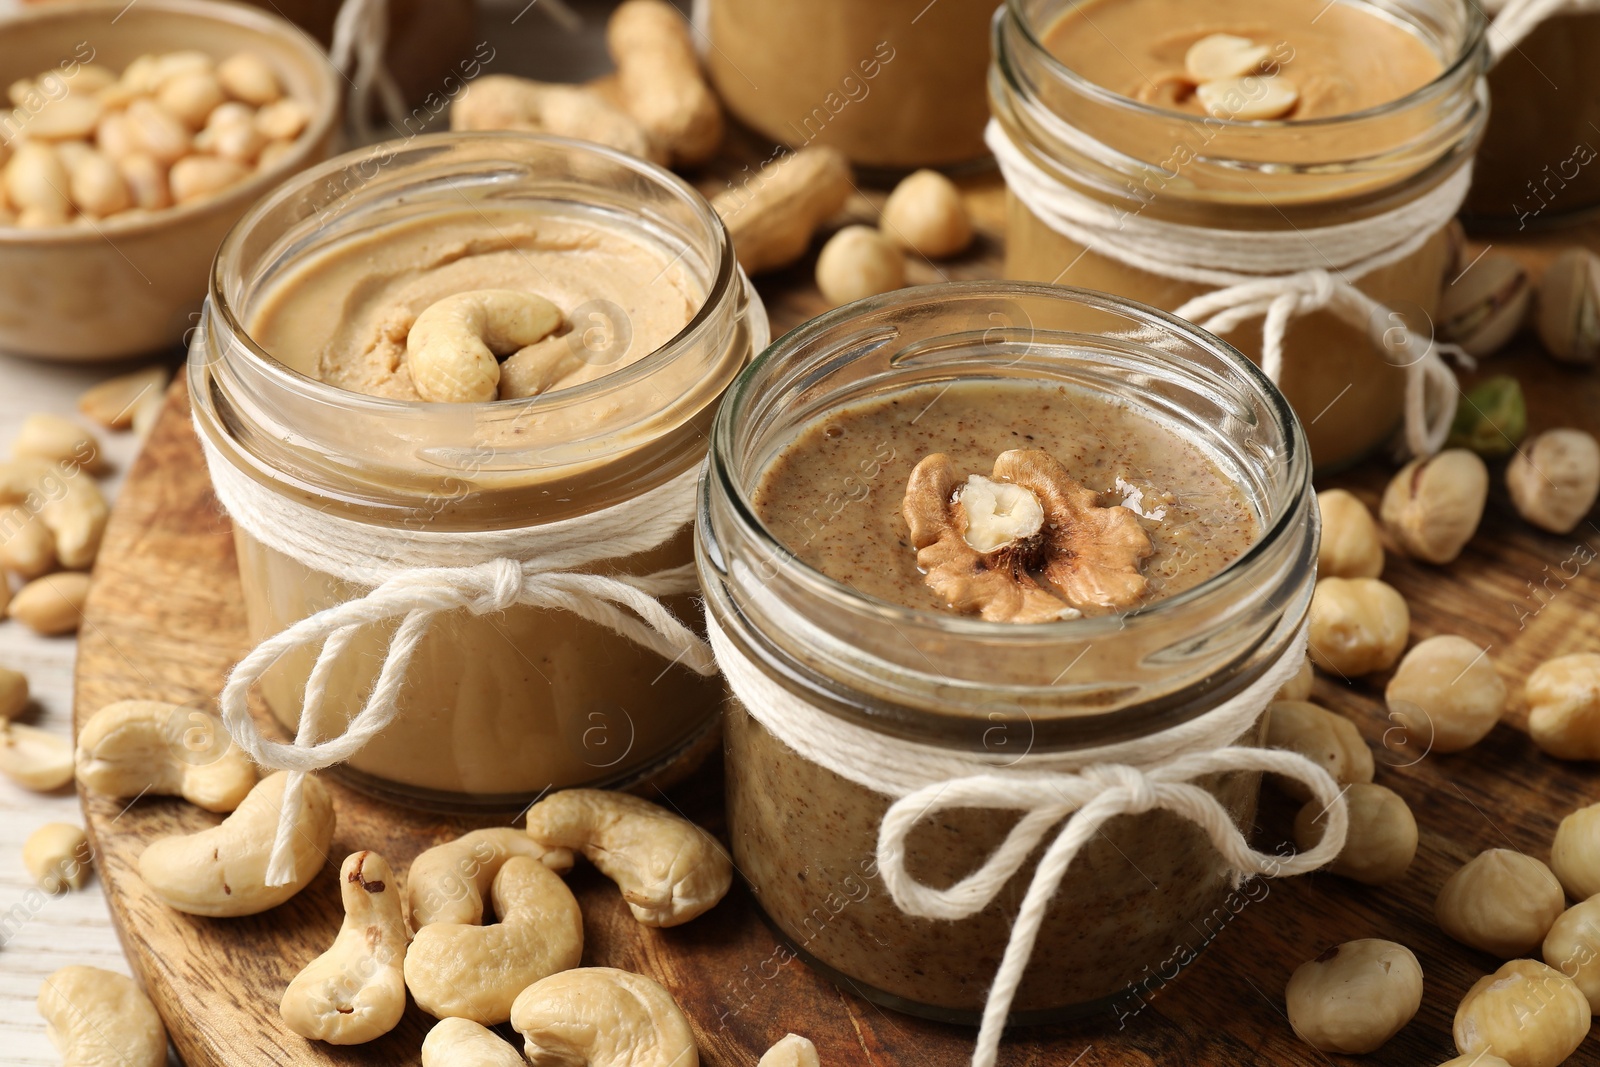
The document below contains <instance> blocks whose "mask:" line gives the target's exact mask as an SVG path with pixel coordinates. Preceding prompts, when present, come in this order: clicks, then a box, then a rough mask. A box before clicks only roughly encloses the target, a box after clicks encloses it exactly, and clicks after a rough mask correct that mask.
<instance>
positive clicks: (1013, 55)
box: [989, 0, 1487, 469]
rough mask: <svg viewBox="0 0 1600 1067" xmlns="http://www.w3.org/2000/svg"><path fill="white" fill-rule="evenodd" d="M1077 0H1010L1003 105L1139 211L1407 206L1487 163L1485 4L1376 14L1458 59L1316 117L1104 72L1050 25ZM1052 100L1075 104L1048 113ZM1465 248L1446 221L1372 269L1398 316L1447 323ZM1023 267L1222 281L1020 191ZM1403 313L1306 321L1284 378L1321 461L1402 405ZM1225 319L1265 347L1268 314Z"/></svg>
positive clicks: (1455, 2)
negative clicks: (1071, 225)
mask: <svg viewBox="0 0 1600 1067" xmlns="http://www.w3.org/2000/svg"><path fill="white" fill-rule="evenodd" d="M1073 4H1074V0H1008V2H1007V4H1006V7H1005V10H1004V13H1003V14H1002V15H1001V16H1000V18H998V19H997V21H996V23H995V62H994V66H993V67H992V69H991V72H990V78H989V93H990V106H991V109H992V110H993V112H994V116H995V119H996V120H997V122H998V123H999V125H1000V126H1001V128H1002V129H1003V130H1004V132H1005V133H1006V134H1007V135H1008V136H1009V137H1010V138H1011V140H1012V142H1013V143H1014V144H1015V145H1017V147H1018V148H1019V149H1021V150H1022V152H1023V153H1024V154H1025V155H1026V156H1027V157H1028V159H1029V160H1030V161H1031V162H1033V163H1034V164H1036V165H1037V166H1038V167H1040V168H1042V169H1043V170H1044V171H1045V172H1046V173H1047V174H1048V175H1049V177H1050V178H1051V179H1052V180H1054V181H1056V182H1058V183H1060V184H1061V185H1063V186H1065V187H1066V188H1067V189H1069V190H1071V191H1073V192H1076V193H1079V194H1081V195H1084V196H1087V197H1090V198H1092V199H1093V200H1096V201H1099V202H1101V203H1103V204H1106V205H1108V206H1110V207H1111V208H1113V209H1115V210H1116V211H1118V212H1126V213H1129V214H1130V215H1132V216H1133V217H1138V218H1143V219H1147V220H1161V221H1169V222H1172V223H1176V224H1182V225H1189V226H1197V227H1207V228H1211V229H1218V230H1227V231H1236V232H1244V233H1251V232H1257V231H1278V232H1290V231H1291V230H1292V231H1296V232H1303V231H1307V230H1312V229H1316V228H1319V227H1327V226H1332V225H1337V224H1342V223H1349V222H1353V221H1355V220H1358V219H1363V218H1370V217H1373V216H1376V215H1380V214H1383V213H1387V212H1391V211H1395V210H1398V209H1403V208H1404V207H1405V206H1406V205H1408V204H1412V203H1415V202H1417V201H1418V200H1419V199H1420V198H1422V197H1425V196H1427V195H1428V194H1429V193H1431V192H1433V191H1435V190H1436V189H1438V188H1439V187H1440V186H1441V185H1442V184H1444V183H1445V182H1448V181H1449V180H1450V179H1451V178H1452V177H1455V176H1456V175H1457V174H1458V173H1459V171H1460V170H1461V168H1463V167H1466V166H1468V165H1470V163H1471V161H1472V157H1473V152H1474V150H1475V148H1476V147H1477V144H1478V141H1479V139H1480V137H1481V133H1482V128H1483V124H1484V121H1485V116H1486V112H1487V107H1486V105H1487V100H1486V97H1485V94H1484V87H1483V77H1482V73H1483V69H1484V62H1485V56H1486V47H1485V45H1484V24H1483V17H1482V14H1481V13H1480V12H1479V11H1478V9H1477V8H1476V7H1475V6H1473V5H1471V4H1461V3H1459V0H1416V2H1414V3H1412V2H1408V3H1406V4H1404V5H1384V11H1385V12H1387V15H1385V16H1377V15H1375V16H1374V17H1390V18H1403V19H1406V20H1407V21H1408V22H1410V23H1411V24H1412V25H1413V27H1414V28H1415V30H1416V32H1417V33H1419V34H1420V35H1421V36H1422V38H1423V39H1424V40H1425V41H1426V42H1428V44H1429V45H1430V46H1431V47H1432V48H1433V49H1434V51H1435V52H1436V53H1437V54H1438V56H1439V57H1440V59H1441V61H1442V63H1443V64H1444V72H1443V73H1442V74H1441V75H1440V76H1439V77H1438V78H1437V79H1435V80H1434V81H1433V82H1432V83H1430V84H1429V85H1427V86H1424V87H1423V88H1422V89H1419V90H1417V91H1416V92H1414V93H1412V94H1411V95H1409V96H1406V97H1403V98H1401V99H1399V100H1396V101H1394V102H1392V103H1390V104H1386V105H1383V106H1381V107H1376V108H1371V109H1368V110H1366V111H1361V112H1356V113H1354V114H1351V115H1346V116H1338V117H1331V118H1321V119H1312V120H1307V121H1303V122H1242V121H1234V120H1225V119H1216V118H1210V117H1207V116H1199V115H1190V114H1186V113H1182V112H1177V111H1172V110H1167V109H1164V108H1160V107H1155V106H1151V105H1148V104H1144V103H1140V102H1138V101H1135V100H1132V99H1129V98H1128V97H1124V96H1121V95H1119V94H1117V93H1114V92H1111V91H1110V90H1107V89H1105V88H1102V87H1101V86H1099V85H1096V84H1094V83H1092V82H1090V81H1088V80H1087V79H1085V78H1083V77H1081V76H1080V75H1078V74H1077V73H1075V72H1074V71H1072V70H1071V69H1069V68H1068V67H1067V66H1065V65H1064V64H1063V63H1062V62H1061V61H1060V60H1058V59H1056V58H1055V57H1054V56H1053V55H1051V54H1050V52H1049V51H1048V50H1047V49H1046V47H1045V45H1044V43H1043V41H1042V37H1043V35H1044V33H1045V31H1046V30H1047V29H1048V28H1049V27H1050V26H1052V25H1054V24H1055V22H1056V21H1057V20H1058V19H1059V18H1061V16H1062V15H1063V13H1065V12H1067V11H1069V10H1070V9H1071V8H1072V6H1073ZM1375 6H1376V5H1375ZM1041 114H1042V115H1044V116H1047V117H1050V118H1052V119H1059V120H1060V122H1054V121H1050V122H1041V121H1040V120H1039V118H1038V116H1039V115H1041ZM1047 126H1048V127H1049V128H1047ZM1063 130H1065V131H1067V132H1065V133H1064V132H1063ZM1069 141H1070V143H1069ZM1452 255H1453V250H1452V249H1451V247H1450V241H1449V239H1448V235H1447V234H1446V232H1445V231H1444V230H1443V229H1442V228H1441V229H1440V231H1439V232H1438V233H1437V234H1435V235H1434V236H1433V237H1432V239H1430V240H1428V241H1427V242H1426V243H1425V244H1423V245H1422V246H1421V247H1420V248H1417V249H1416V250H1415V251H1414V252H1412V253H1411V254H1410V255H1407V256H1405V257H1404V258H1403V259H1401V260H1399V261H1398V262H1396V263H1394V264H1392V265H1390V266H1387V267H1381V268H1379V269H1377V270H1374V271H1372V272H1371V273H1369V274H1367V275H1365V276H1364V277H1361V278H1359V279H1356V281H1355V283H1356V285H1357V286H1358V287H1359V288H1360V289H1361V290H1362V291H1364V292H1365V293H1367V294H1368V295H1370V296H1372V297H1374V298H1375V299H1377V300H1378V301H1380V302H1381V303H1382V304H1384V305H1386V306H1387V307H1388V308H1390V309H1393V310H1394V311H1395V312H1396V313H1397V314H1398V315H1399V316H1400V318H1399V319H1397V320H1395V323H1403V324H1404V325H1406V326H1409V327H1410V328H1411V329H1412V330H1414V331H1416V332H1417V333H1420V334H1423V335H1424V336H1432V331H1431V327H1432V318H1431V316H1432V315H1433V313H1434V309H1435V307H1436V304H1437V302H1438V296H1439V291H1440V289H1441V287H1442V284H1443V282H1444V274H1445V271H1446V269H1447V267H1448V265H1449V263H1450V260H1451V257H1452ZM1311 265H1315V266H1318V267H1321V266H1323V264H1321V263H1317V264H1308V266H1311ZM1005 273H1006V276H1007V277H1010V278H1018V279H1027V280H1034V281H1049V282H1056V283H1059V284H1066V285H1076V286H1082V287H1084V288H1088V289H1097V290H1100V291H1103V292H1108V293H1115V294H1117V295H1119V296H1126V297H1128V298H1130V299H1133V300H1139V301H1142V302H1144V303H1148V304H1152V305H1154V306H1156V307H1160V308H1165V309H1167V310H1173V309H1175V308H1178V307H1181V306H1182V305H1183V304H1184V303H1186V302H1187V301H1189V300H1190V299H1192V298H1194V297H1196V296H1199V295H1201V294H1203V293H1205V292H1208V291H1210V290H1209V288H1208V287H1205V286H1201V285H1197V284H1193V283H1190V282H1186V281H1179V280H1175V279H1171V278H1167V277H1162V276H1159V275H1157V274H1153V273H1149V272H1146V271H1142V270H1139V269H1136V268H1133V267H1130V266H1127V265H1125V264H1124V263H1122V262H1120V261H1118V260H1116V259H1114V258H1111V257H1110V256H1109V255H1105V254H1101V253H1099V252H1097V251H1095V250H1093V249H1089V248H1086V247H1085V246H1084V245H1082V244H1079V243H1077V242H1075V241H1073V240H1071V239H1069V238H1067V237H1065V236H1063V235H1062V234H1060V233H1058V232H1056V231H1055V230H1053V229H1051V228H1050V227H1049V226H1048V225H1047V224H1046V223H1045V222H1044V221H1042V220H1041V219H1040V218H1039V217H1037V216H1036V215H1035V214H1034V213H1033V212H1032V211H1030V210H1029V209H1028V207H1027V206H1026V205H1025V204H1023V203H1022V202H1021V201H1020V200H1019V198H1018V197H1017V196H1016V195H1015V193H1014V192H1013V193H1011V194H1010V195H1009V211H1008V228H1007V244H1006V264H1005ZM1392 324H1394V323H1389V322H1385V323H1372V324H1369V327H1370V328H1369V329H1367V330H1363V329H1357V328H1355V327H1353V326H1351V325H1349V324H1347V323H1345V322H1343V321H1341V320H1339V319H1336V318H1335V317H1334V316H1333V315H1332V314H1331V313H1329V312H1327V311H1317V312H1314V313H1312V314H1309V315H1305V316H1304V317H1301V318H1297V319H1295V320H1293V321H1292V322H1291V324H1290V326H1289V331H1288V335H1287V338H1286V341H1285V344H1284V366H1283V371H1282V374H1281V378H1280V381H1279V385H1280V386H1281V387H1282V389H1283V391H1284V393H1285V395H1287V396H1288V397H1289V400H1290V402H1291V403H1292V404H1293V406H1294V408H1295V411H1296V412H1297V413H1298V414H1299V415H1300V417H1301V419H1302V421H1303V423H1304V425H1305V430H1306V434H1307V436H1308V438H1309V439H1310V442H1311V451H1312V455H1313V456H1314V457H1315V460H1316V463H1317V465H1318V467H1319V468H1320V469H1331V468H1335V467H1339V466H1344V465H1347V464H1350V463H1352V462H1354V461H1356V460H1357V459H1360V458H1361V457H1362V456H1364V455H1365V454H1367V453H1368V452H1370V451H1372V450H1373V449H1374V448H1375V447H1376V446H1378V445H1379V444H1381V443H1382V442H1383V441H1384V440H1385V439H1386V438H1387V437H1388V436H1389V434H1390V432H1391V431H1392V430H1393V429H1394V428H1395V426H1396V424H1397V423H1398V422H1399V421H1400V417H1401V414H1402V412H1403V397H1404V382H1405V371H1404V370H1403V369H1402V368H1400V367H1397V366H1395V365H1394V364H1393V363H1392V362H1390V361H1389V360H1388V359H1386V358H1384V354H1383V353H1381V352H1380V351H1379V349H1378V347H1377V346H1376V345H1374V344H1373V342H1372V339H1371V338H1372V335H1375V334H1381V333H1382V332H1383V330H1384V329H1386V328H1387V327H1388V326H1390V325H1392ZM1224 336H1225V338H1226V339H1227V340H1229V341H1231V342H1233V343H1234V344H1235V345H1237V346H1238V347H1239V348H1240V349H1241V350H1242V351H1244V352H1245V353H1246V354H1248V355H1250V356H1251V358H1253V359H1259V358H1260V354H1261V320H1260V319H1259V318H1258V319H1253V320H1250V321H1247V322H1245V323H1244V324H1243V325H1242V326H1240V327H1238V328H1237V329H1235V330H1233V331H1231V332H1229V333H1226V334H1225V335H1224Z"/></svg>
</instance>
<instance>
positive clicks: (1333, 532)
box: [1317, 489, 1383, 578]
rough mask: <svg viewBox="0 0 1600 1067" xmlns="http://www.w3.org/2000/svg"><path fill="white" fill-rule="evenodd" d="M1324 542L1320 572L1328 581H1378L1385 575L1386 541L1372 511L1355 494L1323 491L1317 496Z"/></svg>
mask: <svg viewBox="0 0 1600 1067" xmlns="http://www.w3.org/2000/svg"><path fill="white" fill-rule="evenodd" d="M1317 510H1318V511H1319V512H1320V513H1321V515H1322V541H1321V542H1320V543H1319V544H1318V546H1317V573H1318V574H1320V575H1322V576H1323V577H1325V578H1376V577H1377V576H1378V575H1380V574H1382V573H1383V541H1382V540H1381V539H1380V538H1379V536H1378V523H1377V520H1376V519H1374V518H1373V517H1372V512H1371V511H1370V510H1368V508H1367V506H1366V505H1365V504H1363V503H1362V502H1361V501H1360V500H1359V499H1358V498H1357V497H1356V496H1355V494H1354V493H1349V492H1346V491H1345V490H1343V489H1324V490H1323V491H1322V492H1320V493H1318V494H1317Z"/></svg>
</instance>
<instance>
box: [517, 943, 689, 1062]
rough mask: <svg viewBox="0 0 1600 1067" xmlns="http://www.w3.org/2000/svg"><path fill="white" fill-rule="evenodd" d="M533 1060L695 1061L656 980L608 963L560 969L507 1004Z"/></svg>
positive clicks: (684, 1023) (685, 1024)
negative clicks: (559, 971) (565, 969)
mask: <svg viewBox="0 0 1600 1067" xmlns="http://www.w3.org/2000/svg"><path fill="white" fill-rule="evenodd" d="M511 1025H512V1026H513V1027H515V1028H516V1030H517V1032H518V1033H519V1034H521V1035H522V1037H523V1041H524V1045H523V1051H524V1052H525V1053H526V1054H527V1057H528V1061H529V1062H530V1063H532V1064H533V1067H576V1065H579V1064H581V1065H583V1067H699V1064H700V1053H699V1050H698V1049H697V1048H696V1047H695V1043H694V1034H693V1032H692V1031H690V1029H689V1021H688V1020H687V1019H685V1018H684V1016H683V1012H682V1011H680V1010H679V1008H678V1005H677V1002H676V1001H674V1000H673V999H672V994H671V993H668V992H667V991H666V990H665V989H663V988H662V987H661V986H660V985H659V984H658V983H656V982H654V981H651V980H650V979H649V978H646V977H645V976H644V975H641V974H633V973H632V972H630V971H619V970H616V969H614V968H611V967H583V968H579V969H578V970H572V971H563V972H562V973H561V974H557V975H552V976H551V977H549V978H546V979H544V980H543V981H541V982H536V983H535V984H533V985H531V986H529V987H528V988H527V989H525V990H523V991H522V993H521V995H519V996H518V997H517V1001H516V1003H515V1004H514V1005H512V1008H511Z"/></svg>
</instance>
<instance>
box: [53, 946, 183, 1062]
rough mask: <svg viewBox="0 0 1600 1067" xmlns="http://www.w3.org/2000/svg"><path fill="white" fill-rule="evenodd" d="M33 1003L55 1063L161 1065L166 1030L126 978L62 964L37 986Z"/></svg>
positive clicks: (164, 1059)
mask: <svg viewBox="0 0 1600 1067" xmlns="http://www.w3.org/2000/svg"><path fill="white" fill-rule="evenodd" d="M38 1004H39V1014H40V1015H42V1016H44V1021H45V1024H46V1026H47V1028H48V1032H49V1035H50V1041H51V1043H52V1044H54V1045H55V1046H56V1048H57V1049H58V1050H60V1052H61V1067H166V1063H167V1031H166V1028H165V1027H163V1026H162V1025H161V1016H160V1015H158V1014H156V1008H155V1005H154V1004H152V1003H150V998H149V997H147V996H145V995H144V991H143V990H141V989H140V988H139V986H138V984H137V983H136V982H134V980H133V979H132V978H128V977H125V976H124V975H120V974H116V973H114V972H112V971H105V970H101V969H100V968H98V967H76V966H75V967H63V968H61V970H59V971H56V972H55V973H54V974H52V975H50V976H49V977H47V978H46V979H45V980H44V984H43V985H41V986H40V987H39V1002H38Z"/></svg>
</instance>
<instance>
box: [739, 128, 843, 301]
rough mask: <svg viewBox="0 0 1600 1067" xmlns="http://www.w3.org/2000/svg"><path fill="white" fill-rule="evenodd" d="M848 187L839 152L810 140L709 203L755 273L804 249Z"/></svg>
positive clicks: (743, 262)
mask: <svg viewBox="0 0 1600 1067" xmlns="http://www.w3.org/2000/svg"><path fill="white" fill-rule="evenodd" d="M853 189H854V186H853V184H852V178H851V173H850V164H849V162H848V161H847V160H846V159H845V157H844V153H842V152H840V151H839V150H838V149H836V148H830V147H827V146H824V145H810V146H808V147H806V148H802V149H801V150H800V151H798V152H795V153H794V154H793V155H789V156H785V157H784V158H782V159H780V160H778V161H777V162H776V163H769V164H767V165H766V166H764V167H762V168H761V171H760V172H759V173H758V174H756V175H755V176H754V177H752V178H751V179H750V180H749V181H747V182H745V183H744V184H743V185H739V186H735V187H733V188H731V189H725V190H723V191H722V192H720V193H718V194H717V195H716V196H715V197H713V198H712V200H711V207H712V208H713V209H714V210H715V211H716V213H717V214H718V215H719V216H721V218H722V222H723V224H724V225H725V226H727V227H728V235H729V236H730V237H732V238H733V250H734V252H735V254H737V255H738V257H739V266H741V267H743V268H744V269H745V271H746V273H749V274H760V273H761V272H762V271H767V270H776V269H778V268H779V267H787V266H788V265H789V264H791V263H793V262H794V261H795V260H797V259H799V258H800V257H801V256H803V255H805V252H806V248H807V247H808V246H809V245H810V244H811V236H812V235H813V234H814V233H816V232H817V227H818V226H820V225H822V223H823V222H824V221H825V220H826V219H827V218H828V217H829V216H830V215H833V214H835V213H836V212H837V211H838V210H839V209H840V208H842V207H844V204H845V201H846V200H849V199H850V193H851V192H852V190H853Z"/></svg>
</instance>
